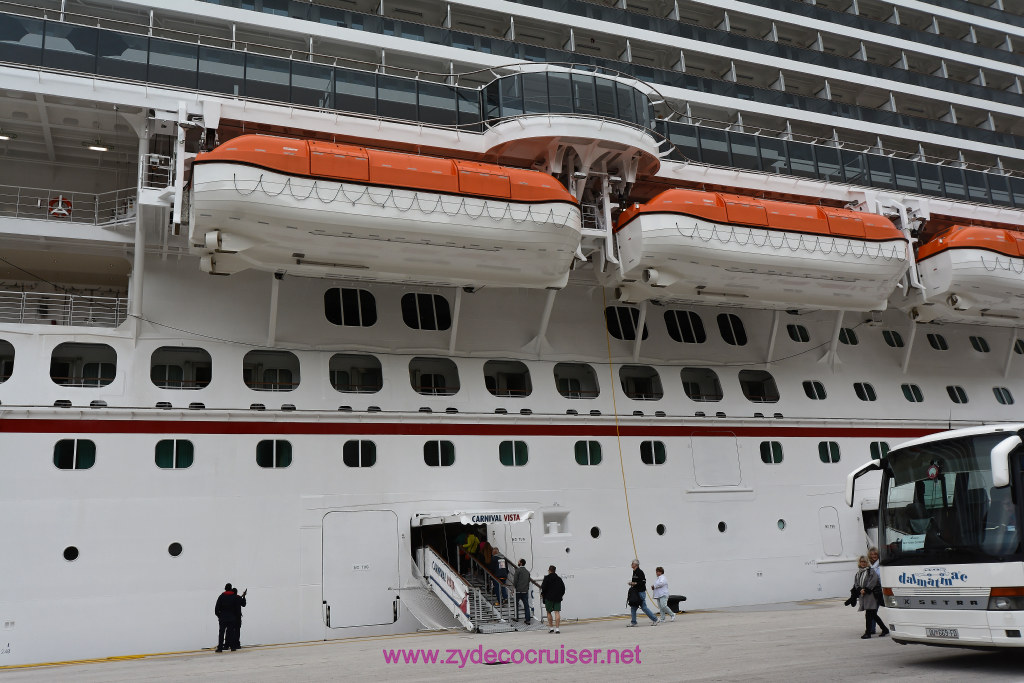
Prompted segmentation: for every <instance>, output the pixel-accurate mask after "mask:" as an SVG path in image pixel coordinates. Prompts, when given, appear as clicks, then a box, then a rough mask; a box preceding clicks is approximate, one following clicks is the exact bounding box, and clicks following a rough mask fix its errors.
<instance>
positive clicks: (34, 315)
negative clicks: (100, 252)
mask: <svg viewBox="0 0 1024 683" xmlns="http://www.w3.org/2000/svg"><path fill="white" fill-rule="evenodd" d="M127 315H128V299H121V298H115V297H107V296H84V295H79V294H49V293H39V292H3V291H0V323H26V324H34V325H81V326H85V327H117V326H118V325H120V324H121V323H123V322H124V321H125V318H126V317H127Z"/></svg>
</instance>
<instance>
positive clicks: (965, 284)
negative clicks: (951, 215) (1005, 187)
mask: <svg viewBox="0 0 1024 683" xmlns="http://www.w3.org/2000/svg"><path fill="white" fill-rule="evenodd" d="M917 265H918V273H919V274H920V277H921V285H922V287H923V288H924V296H925V301H924V303H923V304H919V305H917V306H916V307H915V311H914V313H915V317H917V318H918V319H920V320H925V321H930V320H945V321H951V322H967V321H973V322H985V323H987V324H990V325H1007V326H1017V325H1020V324H1021V320H1022V319H1024V234H1022V233H1019V232H1016V231H1014V230H1007V229H1003V228H982V227H974V226H964V225H954V226H953V227H951V228H949V229H947V230H944V231H942V232H940V233H939V234H937V235H936V236H935V237H933V238H932V239H931V240H929V241H928V242H927V243H925V244H923V245H921V246H920V247H919V248H918V250H917Z"/></svg>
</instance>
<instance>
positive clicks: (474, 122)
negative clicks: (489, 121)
mask: <svg viewBox="0 0 1024 683" xmlns="http://www.w3.org/2000/svg"><path fill="white" fill-rule="evenodd" d="M455 97H456V99H457V101H458V107H459V125H460V126H462V127H464V128H467V129H468V130H480V121H481V120H482V118H483V117H482V115H481V105H480V92H479V91H478V90H471V89H469V88H457V89H456V91H455Z"/></svg>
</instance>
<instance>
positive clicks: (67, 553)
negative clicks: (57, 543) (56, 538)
mask: <svg viewBox="0 0 1024 683" xmlns="http://www.w3.org/2000/svg"><path fill="white" fill-rule="evenodd" d="M64 559H65V560H67V561H68V562H74V561H75V560H77V559H78V548H76V547H75V546H73V545H69V546H68V547H67V548H64Z"/></svg>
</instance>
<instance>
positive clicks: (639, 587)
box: [626, 560, 658, 626]
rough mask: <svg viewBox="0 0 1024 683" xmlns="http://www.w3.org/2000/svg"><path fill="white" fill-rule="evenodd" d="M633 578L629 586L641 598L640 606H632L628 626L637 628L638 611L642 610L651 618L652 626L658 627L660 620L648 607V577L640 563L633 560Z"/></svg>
mask: <svg viewBox="0 0 1024 683" xmlns="http://www.w3.org/2000/svg"><path fill="white" fill-rule="evenodd" d="M632 567H633V578H632V579H630V581H629V585H630V586H631V587H632V588H635V589H636V592H637V593H638V594H639V596H640V604H638V605H630V606H629V611H630V621H629V623H628V624H626V626H636V610H637V608H640V609H642V610H643V611H644V614H646V615H647V616H648V617H650V618H651V622H652V623H651V626H657V625H658V619H657V617H655V616H654V612H652V611H651V608H650V607H648V606H647V576H646V575H645V574H644V570H643V569H640V561H639V560H633V564H632Z"/></svg>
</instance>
